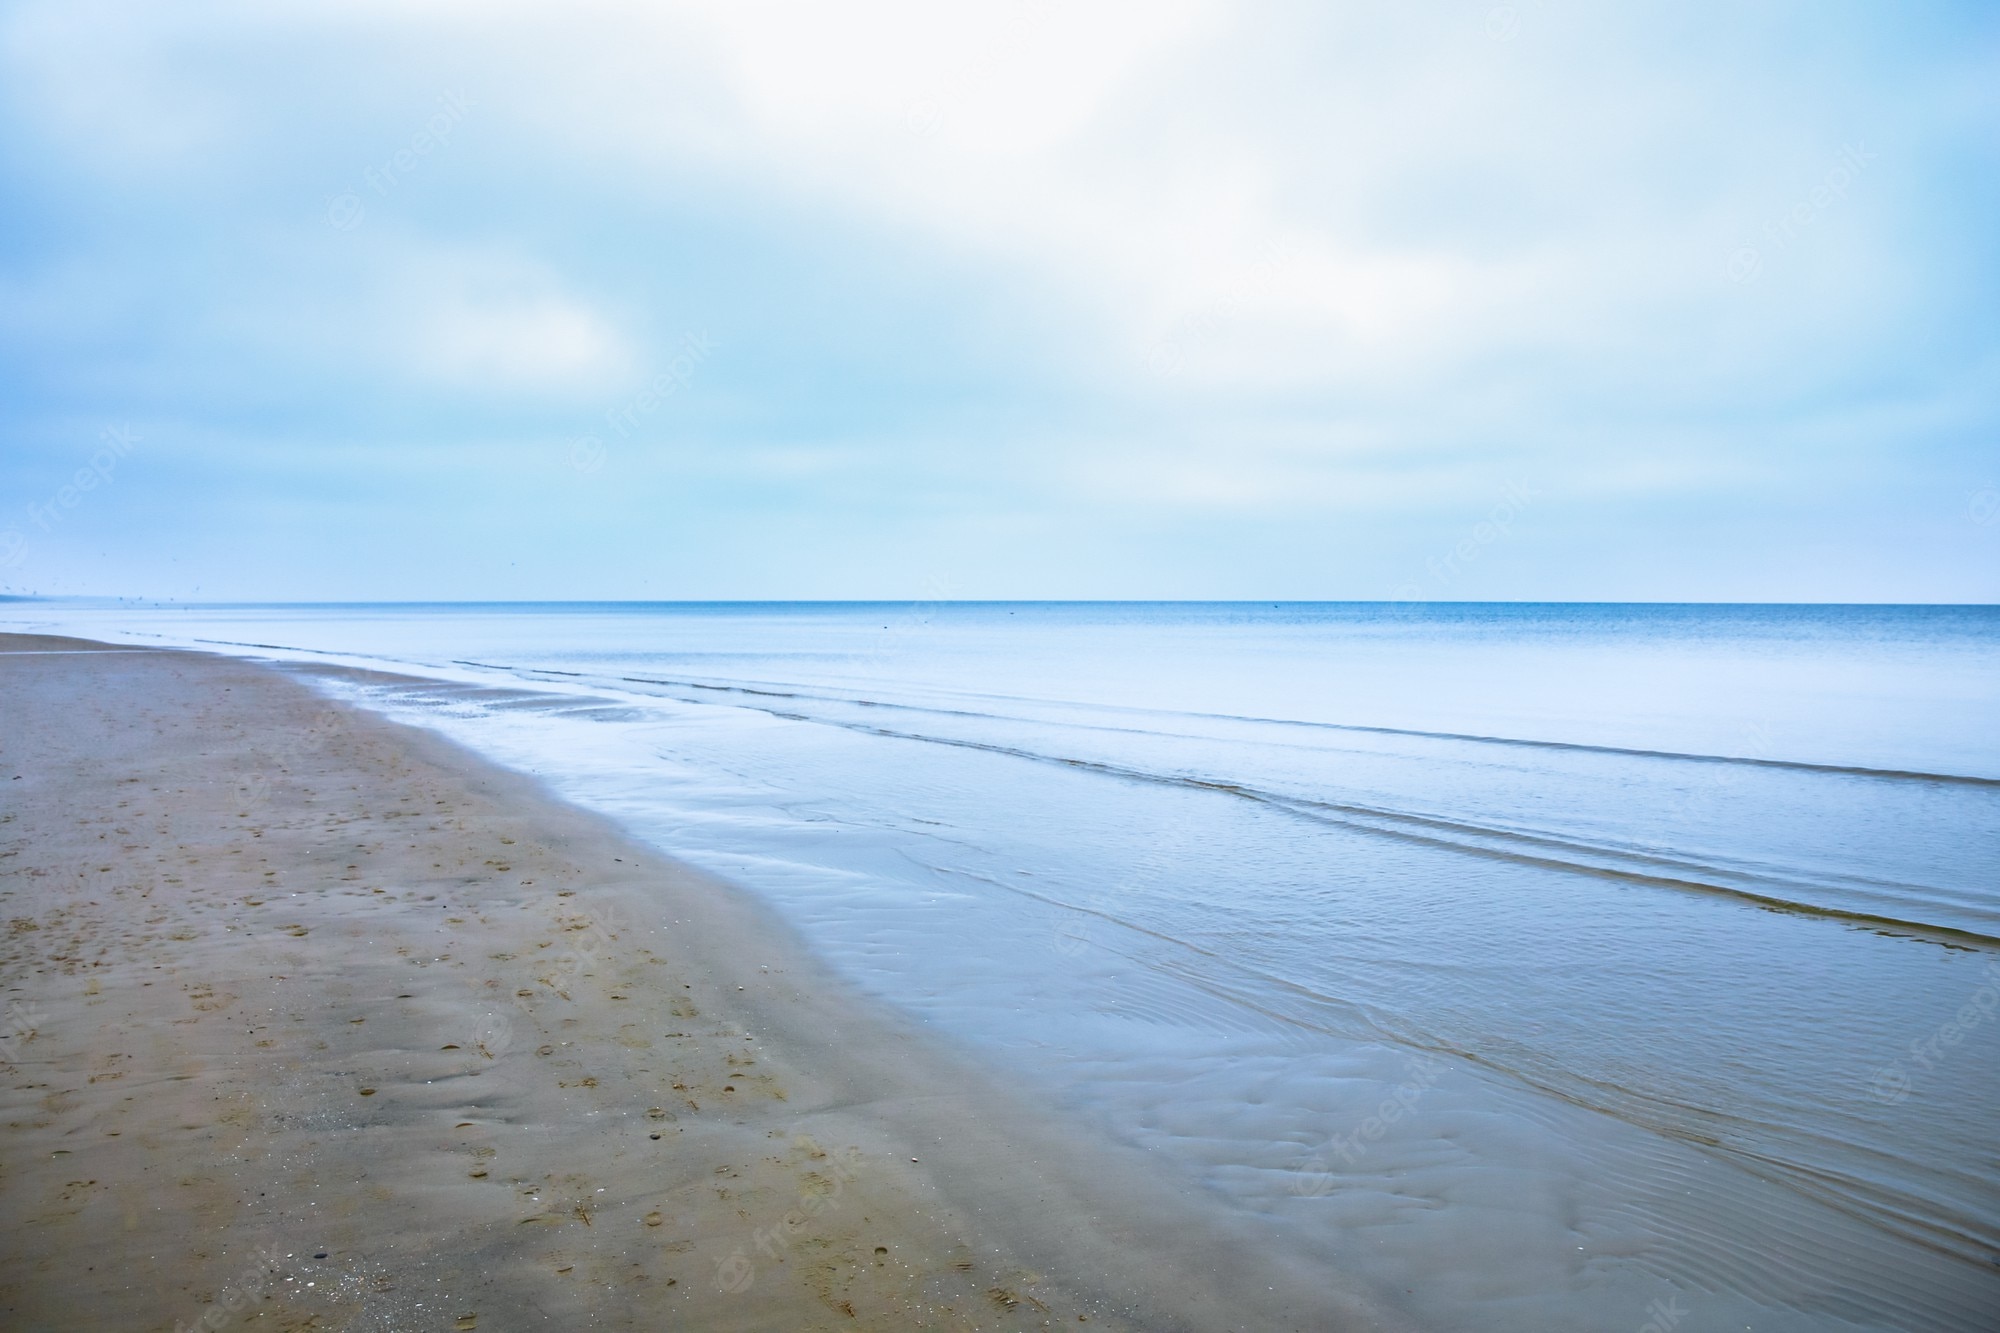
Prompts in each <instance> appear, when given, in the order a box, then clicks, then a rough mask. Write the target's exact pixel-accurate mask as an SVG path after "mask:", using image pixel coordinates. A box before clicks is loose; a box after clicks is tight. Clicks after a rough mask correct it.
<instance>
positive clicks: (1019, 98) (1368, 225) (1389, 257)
mask: <svg viewBox="0 0 2000 1333" xmlns="http://www.w3.org/2000/svg"><path fill="white" fill-rule="evenodd" d="M1996 242H2000V6H1994V5H1992V4H1990V3H1968V4H1957V5H1948V4H1930V5H1926V4H1911V5H1897V6H1887V5H1879V4H1876V5H1859V4H1846V3H1839V2H1838V0H1834V2H1831V3H1829V2H1827V0H1817V2H1815V3H1810V4H1807V3H1796V4H1788V3H1771V4H1763V5H1756V6H1744V5H1739V4H1724V3H1707V2H1705V0H1634V2H1633V3H1631V4H1621V5H1602V4H1584V3H1582V2H1581V0H1546V3H1544V2H1542V0H1519V2H1518V3H1514V4H1503V5H1493V4H1489V3H1484V0H1472V2H1467V3H1441V4H1426V3H1405V2H1402V0H1397V2H1394V3H1392V2H1390V0H1379V2H1376V0H1364V2H1361V3H1331V2H1329V0H1320V2H1319V3H1237V4H1220V3H1201V2H1199V0H1148V2H1147V3H1144V4H1107V3H1093V2H1092V0H1067V2H1065V3H1044V2H1043V0H1015V2H1013V3H1003V4H992V5H950V6H942V5H936V4H928V3H910V4H900V3H869V2H866V0H863V2H860V3H851V4H844V5H839V6H833V5H825V4H778V3H760V2H759V0H700V2H696V3H671V2H664V3H638V2H636V0H633V2H628V3H613V2H609V0H607V2H604V3H576V4H563V5H559V6H558V5H531V4H517V3H507V2H506V0H481V3H477V4H475V3H471V2H470V0H393V2H391V0H343V2H342V3H338V4H335V3H319V2H318V0H288V2H287V3H285V4H282V5H272V4H268V3H258V4H251V3H203V2H202V0H187V2H186V3H178V4H174V5H159V4H149V3H98V2H97V0H56V2H54V3H4V2H0V593H17V594H21V593H39V594H92V595H105V596H129V597H145V598H156V599H180V600H225V599H242V600H432V599H482V600H483V599H564V598H576V599H609V598H644V599H670V600H678V599H707V598H722V599H737V598H750V599H763V598H778V599H789V598H913V599H932V598H953V597H963V598H1092V597H1107V598H1126V597H1131V598H1251V599H1260V598H1287V599H1350V598H1352V599H1378V598H1379V599H1396V600H1418V599H1428V600H1480V599H1505V600H1517V599H1530V600H1536V599H1547V600H1690V601H1710V600H1713V601H1736V600H1745V601H1763V600H1772V601H1918V602H1933V601H1946V602H1952V601H1958V602H1986V601H1993V600H1995V599H1996V596H2000V244H1997V243H1996Z"/></svg>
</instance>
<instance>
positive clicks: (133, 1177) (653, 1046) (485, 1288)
mask: <svg viewBox="0 0 2000 1333" xmlns="http://www.w3.org/2000/svg"><path fill="white" fill-rule="evenodd" d="M101 648H102V646H101V645H94V644H89V643H86V642H83V641H80V640H69V639H55V638H47V637H38V636H23V635H8V636H0V792H4V809H0V898H4V902H0V917H4V918H5V919H6V920H7V921H8V934H7V937H6V945H5V950H4V954H0V986H4V996H5V1001H6V1003H7V1012H6V1016H5V1019H4V1021H0V1075H4V1083H0V1098H4V1105H0V1233H4V1243H0V1324H4V1325H5V1326H6V1327H8V1328H10V1329H22V1330H27V1329H40V1328H48V1329H72V1328H74V1329H86V1328H87V1329H101V1328H130V1329H154V1328H157V1329H179V1328H194V1327H204V1328H229V1327H246V1328H247V1327H256V1328H272V1329H285V1330H295V1329H308V1328H313V1329H322V1328H327V1329H331V1328H353V1329H376V1328H380V1329H390V1328H394V1329H430V1328H436V1329H470V1328H479V1329H512V1328H543V1327H561V1328H575V1327H583V1326H590V1327H606V1328H648V1329H654V1328H663V1327H671V1328H688V1329H787V1330H789V1329H820V1328H827V1329H834V1328H840V1329H850V1328H877V1329H903V1328H950V1329H958V1328H967V1329H974V1328H977V1329H985V1328H993V1329H1003V1328H1004V1329H1022V1328H1041V1327H1083V1326H1087V1327H1097V1328H1114V1329H1118V1328H1132V1329H1140V1328H1143V1329H1173V1328H1188V1329H1287V1328H1298V1329H1307V1328H1310V1329H1317V1330H1323V1329H1357V1330H1359V1329H1392V1328H1403V1327H1406V1325H1405V1323H1404V1322H1403V1321H1402V1320H1401V1319H1400V1318H1398V1317H1397V1316H1395V1315H1394V1314H1393V1313H1391V1312H1389V1311H1388V1310H1387V1308H1386V1307H1385V1305H1384V1303H1383V1301H1382V1300H1381V1298H1380V1297H1379V1295H1376V1294H1369V1293H1362V1292H1361V1291H1360V1290H1359V1288H1357V1287H1356V1286H1355V1285H1354V1284H1353V1283H1351V1282H1349V1281H1346V1280H1344V1279H1342V1278H1340V1277H1338V1276H1337V1275H1335V1274H1331V1273H1327V1272H1324V1271H1309V1270H1306V1269H1303V1268H1300V1267H1296V1266H1289V1265H1288V1264H1287V1262H1286V1261H1285V1260H1283V1259H1282V1258H1280V1257H1279V1256H1277V1255H1275V1254H1273V1253H1271V1252H1270V1250H1269V1249H1268V1247H1260V1246H1258V1245H1257V1244H1256V1243H1255V1242H1254V1240H1253V1239H1252V1238H1251V1237H1250V1236H1248V1235H1247V1234H1239V1233H1236V1232H1233V1231H1229V1230H1226V1229H1225V1224H1224V1223H1221V1222H1218V1221H1216V1220H1214V1219H1213V1218H1212V1217H1210V1216H1208V1215H1206V1214H1205V1213H1203V1212H1202V1210H1198V1209H1195V1208H1192V1207H1189V1206H1187V1204H1186V1202H1185V1201H1183V1200H1181V1199H1179V1198H1177V1197H1176V1192H1177V1191H1178V1190H1179V1189H1181V1188H1183V1187H1182V1186H1179V1185H1177V1184H1174V1183H1171V1182H1170V1181H1169V1180H1167V1179H1166V1178H1164V1177H1163V1176H1161V1175H1159V1174H1158V1173H1155V1172H1154V1171H1152V1170H1151V1169H1150V1168H1149V1166H1148V1164H1147V1163H1146V1162H1145V1161H1143V1160H1142V1159H1141V1158H1140V1157H1139V1156H1138V1155H1137V1154H1128V1153H1125V1152H1123V1151H1122V1150H1119V1149H1114V1148H1109V1147H1106V1146H1103V1145H1101V1144H1097V1143H1090V1144H1085V1143H1083V1142H1081V1141H1079V1140H1077V1139H1076V1138H1074V1137H1073V1136H1071V1135H1070V1134H1069V1133H1068V1132H1066V1130H1065V1129H1064V1127H1063V1126H1061V1125H1059V1124H1057V1123H1055V1122H1054V1121H1053V1120H1051V1119H1048V1118H1046V1117H1044V1116H1043V1115H1042V1114H1041V1113H1040V1112H1039V1111H1038V1110H1037V1109H1035V1108H1032V1107H1029V1106H1026V1105H1024V1104H1021V1103H1020V1102H1019V1101H1017V1100H1016V1099H1015V1098H1014V1097H1013V1096H1012V1094H1011V1093H1010V1092H1009V1091H1008V1090H1006V1089H1004V1088H1000V1087H997V1086H995V1085H993V1084H992V1083H991V1082H990V1081H988V1080H987V1079H986V1078H985V1077H984V1075H983V1074H982V1073H981V1071H979V1070H978V1069H976V1068H974V1067H972V1066H970V1065H969V1064H968V1063H966V1062H965V1061H964V1060H963V1058H962V1057H960V1056H959V1055H957V1054H956V1053H954V1052H951V1051H948V1050H945V1049H943V1048H941V1047H940V1045H939V1044H938V1043H936V1042H934V1041H933V1040H931V1039H930V1038H929V1037H928V1036H927V1035H926V1034H925V1033H923V1032H922V1031H920V1030H917V1029H915V1028H913V1027H912V1026H911V1025H909V1024H907V1023H905V1022H903V1021H902V1020H900V1019H899V1018H898V1017H896V1016H895V1015H892V1014H887V1013H884V1012H882V1011H880V1010H879V1009H877V1008H875V1007H873V1006H870V1005H868V1004H866V1003H864V1002H862V1001H861V1000H859V999H858V998H857V997H855V996H853V995H852V994H850V993H849V992H848V990H847V989H846V988H845V986H844V985H843V984H842V983H841V982H839V981H837V980H836V979H834V978H833V977H832V976H830V975H829V974H828V973H827V972H826V971H825V970H824V969H823V968H822V967H820V966H819V965H817V964H816V963H814V962H813V961H812V960H811V959H810V958H809V957H808V956H807V954H806V953H805V951H804V950H803V949H802V948H801V946H800V942H799V941H798V940H796V939H795V938H793V937H792V936H791V935H790V934H789V932H788V930H787V929H786V928H785V927H784V926H783V924H782V923H780V922H778V921H776V920H775V919H773V918H772V917H771V916H770V915H769V914H768V913H766V912H765V911H763V910H762V909H761V908H759V907H757V906H756V905H755V904H753V903H752V902H751V901H750V900H749V899H747V898H746V897H745V896H744V895H742V894H741V893H739V892H738V891H736V890H734V889H732V888H731V887H729V886H727V885H723V884H719V883H717V882H716V881H714V880H712V879H709V878H706V877H704V876H702V875H701V874H700V873H699V872H696V871H694V870H692V869H690V868H688V867H685V866H682V865H679V864H676V863H673V862H670V861H667V860H665V859H663V858H661V857H659V856H657V855H656V854H653V853H651V852H649V851H647V850H646V849H644V848H643V847H640V846H639V845H637V844H635V843H634V842H632V841H631V840H629V839H627V838H626V837H624V836H623V835H621V834H620V833H619V832H618V831H617V830H616V829H615V828H613V827H612V826H611V825H609V824H608V823H606V822H605V821H603V820H600V819H598V818H597V817H595V816H592V815H589V814H586V813H584V812H582V811H579V810H576V809H574V808H572V807H569V806H566V805H563V804H562V803H560V802H559V801H556V800H555V799H553V798H552V797H551V796H549V795H548V794H547V793H545V792H544V791H542V790H541V789H540V788H539V787H538V786H537V785H536V784H535V783H534V782H533V781H532V780H531V779H529V778H527V777H525V776H521V775H517V774H513V773H509V772H506V771H504V770H501V769H498V768H496V767H494V766H492V765H490V764H488V763H486V762H485V761H483V760H481V759H478V758H476V757H474V756H472V755H470V754H468V753H466V752H464V751H462V750H460V749H457V748H456V747H454V746H452V745H450V744H449V743H448V742H446V741H444V740H442V739H440V738H438V737H436V736H434V735H430V734H428V733H424V732H419V731H415V730H413V729H410V728H405V727H401V726H397V725H395V724H392V723H389V722H387V721H385V720H383V719H380V718H377V717H374V716H373V715H370V714H366V713H362V712H359V711H357V710H353V709H349V708H346V707H344V706H341V705H337V704H334V703H331V702H328V701H327V700H325V699H323V698H321V697H320V696H318V695H315V694H313V693H312V692H311V691H310V690H309V689H308V688H307V687H306V686H304V685H302V684H300V683H299V682H297V681H295V680H293V679H290V678H288V677H286V676H284V675H282V674H280V673H278V672H275V671H271V670H268V669H265V668H262V667H259V666H256V665H254V664H249V663H244V662H240V661H234V660H231V659H226V658H218V657H210V656H206V655H202V654H193V653H183V652H171V651H155V650H131V649H118V650H109V649H104V650H101V651H100V649H101ZM1197 1218H1199V1219H1200V1220H1197Z"/></svg>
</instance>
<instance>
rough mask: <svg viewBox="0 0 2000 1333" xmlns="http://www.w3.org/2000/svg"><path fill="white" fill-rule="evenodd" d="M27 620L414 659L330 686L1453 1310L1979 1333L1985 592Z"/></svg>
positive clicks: (1086, 1128)
mask: <svg viewBox="0 0 2000 1333" xmlns="http://www.w3.org/2000/svg"><path fill="white" fill-rule="evenodd" d="M0 626H4V627H7V628H43V629H55V630H59V631H66V632H72V633H77V634H82V635H87V636H91V637H99V638H114V639H131V640H134V641H139V642H147V643H161V642H165V643H173V644H185V645H189V646H199V647H207V648H211V649H214V650H217V651H223V652H229V653H236V654H242V655H248V656H256V657H264V658H274V659H279V660H283V661H288V662H292V663H295V664H298V669H300V670H305V671H308V672H311V664H314V663H326V664H344V665H350V666H351V665H365V666H370V667H375V668H382V669H388V670H393V671H397V672H401V673H403V674H405V675H409V676H414V677H418V678H420V679H419V680H418V681H416V682H410V683H395V684H390V683H376V684H360V683H356V682H355V681H354V680H353V679H352V678H348V677H342V676H339V675H337V674H330V673H320V674H316V675H315V676H314V678H315V679H316V680H318V681H319V683H320V685H321V687H322V688H324V689H326V690H328V691H330V692H333V693H336V694H339V695H340V696H342V697H345V698H350V699H353V700H355V701H358V702H360V703H363V704H365V705H366V706H368V707H371V708H375V709H378V710H380V711H382V712H385V713H387V714H389V715H391V716H393V717H397V718H400V719H404V720H407V721H412V722H416V723H419V724H421V725H424V726H428V727H433V728H436V729H438V730H441V731H443V732H446V733H448V734H449V735H451V736H453V737H455V738H457V739H459V740H461V741H463V742H465V743H467V744H469V745H471V746H472V747H474V748H476V749H479V750H481V751H483V752H485V753H487V754H489V755H492V756H493V757H495V758H497V759H499V760H501V761H503V762H506V763H509V764H512V765H514V766H516V767H521V768H526V769H531V770H533V771H534V772H536V773H538V774H540V775H542V776H543V777H544V778H545V779H547V780H548V781H549V782H550V783H551V784H552V785H553V786H554V787H555V788H557V789H558V790H560V791H562V792H563V793H565V794H566V795H568V796H570V797H571V798H573V799H575V800H577V801H579V802H581V803H583V804H586V805H590V806H593V807H596V808H598V809H601V810H603V811H606V812H607V813H609V814H611V815H613V816H614V817H616V818H617V819H619V820H620V821H621V822H623V823H624V824H625V825H626V826H627V827H629V828H630V829H632V830H633V831H634V832H635V833H637V834H638V835H639V836H641V837H643V838H646V839H647V840H649V841H651V842H652V843H654V844H656V845H657V846H659V847H660V848H662V849H663V850H665V851H667V852H669V853H671V854H673V855H675V856H679V857H681V858H683V859H685V860H688V861H692V862H695V863H698V864H700V865H702V866H704V867H707V868H709V869H711V870H714V871H717V872H719V873H721V874H723V875H725V876H726V877H728V878H730V879H732V880H734V881H735V882H737V883H739V884H741V885H743V886H744V887H745V888H746V889H748V890H749V891H751V892H753V893H755V894H757V895H759V896H760V897H762V898H763V899H765V900H766V901H768V902H769V903H771V904H773V905H774V906H775V907H776V908H777V909H778V910H779V911H781V912H782V913H783V914H784V915H785V916H786V917H788V918H789V919H790V920H791V921H793V922H794V923H796V924H797V925H798V927H799V929H800V930H801V932H802V933H803V934H804V936H805V937H806V938H807V939H808V940H809V941H811V943H812V945H813V947H815V948H816V949H818V950H819V951H820V952H821V953H822V954H823V956H824V957H826V958H827V959H828V960H830V961H831V962H832V963H833V964H834V965H835V966H836V967H838V968H839V969H840V970H841V971H842V972H843V973H845V974H846V975H847V976H849V977H851V978H852V979H853V980H854V981H855V982H856V983H857V984H859V985H860V986H861V987H862V988H864V989H866V990H867V991H869V992H871V993H873V994H875V995H877V996H879V997H880V998H881V999H882V1000H884V1001H885V1002H887V1003H889V1004H891V1005H894V1006H897V1007H899V1008H901V1009H903V1010H905V1011H908V1012H911V1013H914V1014H916V1015H918V1016H919V1017H921V1018H922V1019H923V1020H925V1021H926V1022H928V1023H930V1024H931V1025H932V1026H934V1027H935V1028H936V1029H937V1030H938V1031H940V1032H941V1033H942V1034H944V1035H945V1036H946V1037H947V1038H948V1039H950V1040H953V1041H956V1042H958V1043H960V1044H961V1045H963V1046H966V1047H970V1048H973V1049H975V1050H978V1051H979V1052H981V1054H982V1055H983V1056H984V1057H985V1058H986V1059H987V1060H988V1061H989V1062H990V1063H992V1064H995V1065H997V1066H998V1067H1000V1068H1002V1069H1004V1070H1006V1071H1007V1072H1008V1074H1009V1075H1010V1076H1011V1077H1012V1078H1013V1079H1015V1080H1016V1081H1017V1082H1018V1083H1019V1084H1020V1086H1021V1087H1022V1089H1023V1090H1024V1092H1026V1093H1027V1094H1028V1095H1030V1096H1033V1097H1036V1098H1037V1099H1040V1100H1043V1101H1045V1102H1049V1103H1052V1104H1054V1105H1056V1106H1058V1107H1060V1108H1062V1109H1063V1110H1064V1111H1065V1112H1066V1113H1068V1114H1070V1115H1071V1116H1073V1117H1074V1118H1075V1120H1076V1122H1077V1123H1078V1125H1079V1126H1080V1128H1081V1129H1082V1131H1083V1132H1088V1133H1097V1134H1106V1135H1110V1136H1113V1137H1115V1138H1118V1139H1121V1140H1124V1141H1126V1142H1129V1143H1135V1144H1140V1145H1143V1146H1145V1147H1147V1148H1149V1149H1151V1150H1153V1151H1154V1152H1155V1153H1156V1154H1157V1156H1158V1157H1159V1158H1160V1160H1161V1169H1162V1170H1163V1171H1173V1172H1178V1173H1181V1174H1182V1175H1184V1176H1185V1177H1186V1178H1187V1179H1188V1180H1190V1181H1192V1182H1195V1183H1196V1184H1197V1185H1198V1188H1192V1189H1191V1190H1190V1192H1189V1197H1190V1200H1191V1205H1190V1206H1199V1207H1215V1208H1226V1209H1231V1210H1235V1211H1237V1212H1238V1213H1239V1214H1241V1215H1243V1216H1246V1217H1248V1218H1250V1219H1252V1220H1253V1223H1254V1225H1256V1226H1260V1227H1263V1228H1266V1229H1267V1230H1266V1234H1267V1235H1268V1236H1269V1238H1270V1243H1271V1244H1273V1245H1279V1246H1285V1247H1289V1248H1291V1249H1293V1250H1296V1251H1298V1252H1299V1253H1302V1254H1305V1255H1307V1256H1310V1257H1312V1258H1313V1259H1315V1260H1323V1261H1324V1262H1326V1263H1328V1264H1338V1265H1341V1266H1344V1267H1346V1268H1348V1269H1350V1270H1354V1271H1358V1272H1360V1273H1362V1274H1363V1275H1364V1276H1368V1277H1372V1278H1373V1279H1374V1280H1376V1281H1377V1282H1379V1283H1380V1284H1381V1285H1382V1286H1383V1287H1385V1288H1387V1289H1389V1290H1392V1291H1393V1292H1394V1293H1395V1294H1396V1296H1397V1298H1398V1299H1399V1300H1401V1301H1404V1302H1405V1303H1407V1304H1409V1305H1410V1306H1411V1308H1413V1309H1414V1310H1415V1311H1417V1312H1418V1313H1419V1314H1420V1315H1422V1316H1424V1317H1426V1318H1428V1319H1430V1320H1431V1321H1433V1322H1435V1323H1436V1324H1437V1325H1438V1326H1440V1327H1467V1326H1470V1325H1471V1323H1472V1321H1473V1320H1475V1319H1476V1320H1477V1321H1478V1324H1479V1326H1481V1327H1484V1328H1498V1329H1514V1328H1519V1329H1535V1330H1551V1329H1577V1330H1601V1329H1619V1328H1630V1329H1634V1330H1638V1329H1640V1328H1642V1327H1644V1326H1646V1325H1647V1324H1648V1322H1649V1321H1652V1322H1653V1323H1654V1325H1655V1326H1656V1327H1662V1328H1664V1327H1679V1328H1680V1329H1682V1330H1692V1329H1724V1328H1727V1329H1738V1328H1746V1327H1748V1328H1754V1329H1757V1330H1789V1329H1808V1328H1811V1329H1824V1328H1848V1327H1852V1328H1879V1329H1976V1328H1984V1329H1990V1328H1992V1327H1994V1326H1995V1323H1994V1320H1995V1316H1994V1313H1993V1312H1994V1311H1995V1310H2000V1266H1996V1265H2000V1132H1996V1131H2000V1013H1996V1007H2000V609H1995V608H1985V607H1979V608H1950V607H1701V606H1686V607H1680V606H1572V605H1546V606H1542V605H1394V606H1383V605H1374V604H1333V605H1299V604H1268V603H1261V604H1260V603H1253V604H1234V603H1232V604H1215V605H1209V604H1180V603H1176V604H960V603H951V604H938V605H924V604H904V603H897V604H840V605H828V604H800V605H772V604H755V605H713V604H704V605H630V604H619V605H576V604H565V605H508V606H487V605H475V606H459V605H452V606H323V607H321V606H315V607H287V606H276V607H192V608H185V609H181V608H176V609H172V610H162V609H133V608H129V607H108V606H101V605H100V606H85V605H80V604H79V605H60V604H33V603H20V604H11V605H0ZM1677 1311H1685V1314H1684V1315H1683V1314H1677V1313H1675V1312H1677ZM1669 1319H1670V1320H1671V1322H1666V1323H1662V1322H1661V1321H1663V1320H1669Z"/></svg>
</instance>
